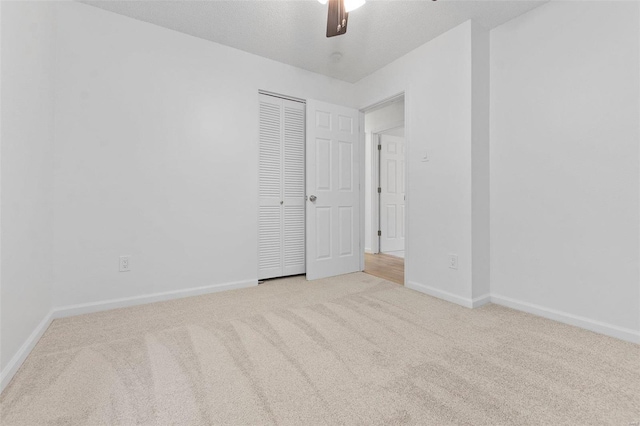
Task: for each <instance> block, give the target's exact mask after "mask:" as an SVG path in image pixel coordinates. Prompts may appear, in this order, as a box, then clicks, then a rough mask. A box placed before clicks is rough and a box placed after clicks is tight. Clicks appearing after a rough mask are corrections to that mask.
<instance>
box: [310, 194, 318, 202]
mask: <svg viewBox="0 0 640 426" xmlns="http://www.w3.org/2000/svg"><path fill="white" fill-rule="evenodd" d="M317 199H318V198H317V197H316V196H315V195H312V196H311V197H309V201H311V202H312V203H313V202H314V201H315V200H317Z"/></svg>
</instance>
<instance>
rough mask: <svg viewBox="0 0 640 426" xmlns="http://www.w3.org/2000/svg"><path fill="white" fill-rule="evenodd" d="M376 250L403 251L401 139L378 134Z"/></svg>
mask: <svg viewBox="0 0 640 426" xmlns="http://www.w3.org/2000/svg"><path fill="white" fill-rule="evenodd" d="M379 144H380V148H379V149H380V175H379V176H380V185H379V188H380V189H379V191H380V251H381V252H384V253H386V252H391V251H401V250H404V202H405V179H404V167H405V164H404V159H405V153H404V150H405V144H404V137H400V136H391V135H380V139H379Z"/></svg>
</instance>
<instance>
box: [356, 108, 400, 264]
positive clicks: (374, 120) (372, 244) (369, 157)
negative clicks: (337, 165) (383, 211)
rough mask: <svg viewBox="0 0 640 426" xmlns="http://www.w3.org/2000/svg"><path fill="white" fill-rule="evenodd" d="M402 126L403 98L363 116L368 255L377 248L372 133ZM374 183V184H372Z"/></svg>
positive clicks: (376, 211)
mask: <svg viewBox="0 0 640 426" xmlns="http://www.w3.org/2000/svg"><path fill="white" fill-rule="evenodd" d="M398 125H400V126H404V98H400V99H398V100H396V101H393V102H391V103H389V104H386V105H384V106H382V107H381V108H376V109H373V110H370V111H367V112H366V114H365V116H364V132H365V159H364V164H365V193H364V194H365V198H364V206H365V207H364V208H365V213H364V223H365V225H364V229H365V236H364V238H365V239H364V249H365V251H366V252H368V253H377V252H378V250H379V247H378V237H377V232H378V217H377V215H378V208H377V202H378V197H377V194H376V188H377V185H376V183H375V182H377V179H378V177H377V176H378V174H377V171H378V162H377V161H378V156H377V155H376V151H375V149H374V148H373V146H374V145H375V143H374V142H372V133H373V132H380V131H382V130H386V129H390V128H392V127H396V126H398ZM372 182H374V183H372Z"/></svg>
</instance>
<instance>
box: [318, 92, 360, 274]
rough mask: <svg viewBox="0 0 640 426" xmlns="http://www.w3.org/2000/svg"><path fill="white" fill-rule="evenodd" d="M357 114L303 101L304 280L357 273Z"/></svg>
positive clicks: (345, 109) (358, 229)
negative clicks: (304, 131) (305, 257)
mask: <svg viewBox="0 0 640 426" xmlns="http://www.w3.org/2000/svg"><path fill="white" fill-rule="evenodd" d="M358 127H359V125H358V111H357V110H355V109H352V108H346V107H342V106H338V105H332V104H327V103H324V102H319V101H314V100H309V101H307V152H306V158H307V170H306V181H307V196H308V200H307V215H306V218H307V220H306V222H307V224H306V227H307V279H309V280H314V279H318V278H324V277H331V276H335V275H341V274H347V273H350V272H356V271H359V270H360V211H359V206H360V202H359V176H360V174H359V164H358V161H359V158H360V155H359V146H358V141H359V128H358Z"/></svg>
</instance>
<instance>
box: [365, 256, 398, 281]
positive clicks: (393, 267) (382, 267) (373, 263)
mask: <svg viewBox="0 0 640 426" xmlns="http://www.w3.org/2000/svg"><path fill="white" fill-rule="evenodd" d="M364 272H365V273H367V274H369V275H374V276H376V277H379V278H384V279H385V280H389V281H392V282H394V283H396V284H400V285H404V259H402V258H401V257H396V256H390V255H388V254H383V253H378V254H371V253H365V254H364Z"/></svg>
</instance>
